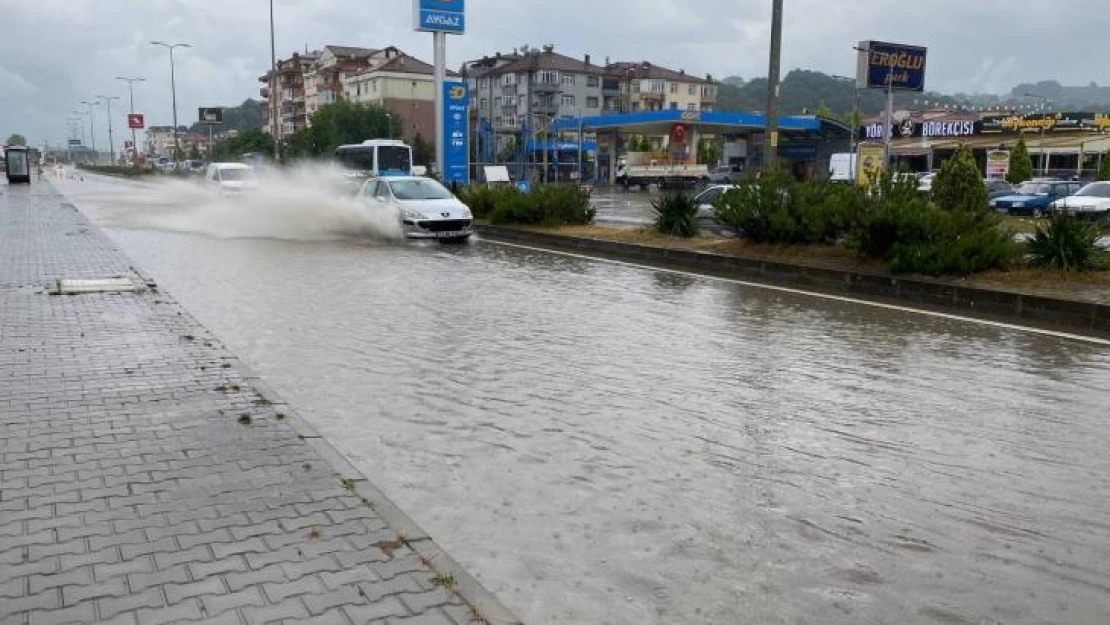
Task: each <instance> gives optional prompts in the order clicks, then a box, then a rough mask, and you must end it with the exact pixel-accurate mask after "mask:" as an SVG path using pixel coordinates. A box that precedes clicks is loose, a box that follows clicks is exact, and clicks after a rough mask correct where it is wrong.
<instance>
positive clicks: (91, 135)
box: [81, 100, 100, 165]
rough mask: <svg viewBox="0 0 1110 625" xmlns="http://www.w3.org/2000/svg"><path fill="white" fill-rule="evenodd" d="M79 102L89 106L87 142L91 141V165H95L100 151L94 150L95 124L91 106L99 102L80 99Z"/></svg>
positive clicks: (97, 104)
mask: <svg viewBox="0 0 1110 625" xmlns="http://www.w3.org/2000/svg"><path fill="white" fill-rule="evenodd" d="M81 104H84V105H85V106H87V107H89V142H90V143H92V145H91V146H90V147H92V151H93V165H95V164H96V162H97V161H98V160H100V152H98V151H97V150H96V126H95V125H94V124H93V107H94V106H100V102H97V101H96V100H93V101H92V102H90V101H88V100H81Z"/></svg>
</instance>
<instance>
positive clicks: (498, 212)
mask: <svg viewBox="0 0 1110 625" xmlns="http://www.w3.org/2000/svg"><path fill="white" fill-rule="evenodd" d="M471 210H472V211H473V208H471ZM594 214H595V211H594V209H593V207H592V206H590V195H589V194H588V193H586V192H585V191H582V190H581V189H579V188H578V187H575V186H566V185H541V186H538V187H535V188H534V189H532V191H531V192H529V193H519V192H517V193H512V194H509V193H506V194H504V195H503V196H500V197H497V198H496V199H495V204H494V208H493V210H492V211H491V212H490V214H489V219H490V222H491V223H494V224H521V225H535V226H547V227H556V226H562V225H580V224H588V223H592V222H593V220H594Z"/></svg>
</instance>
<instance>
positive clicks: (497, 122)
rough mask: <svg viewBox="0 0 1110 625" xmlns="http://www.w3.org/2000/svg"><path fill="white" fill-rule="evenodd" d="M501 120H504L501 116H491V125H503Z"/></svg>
mask: <svg viewBox="0 0 1110 625" xmlns="http://www.w3.org/2000/svg"><path fill="white" fill-rule="evenodd" d="M503 121H505V120H504V119H503V118H501V117H494V118H493V125H494V126H504V124H502V123H501V122H503Z"/></svg>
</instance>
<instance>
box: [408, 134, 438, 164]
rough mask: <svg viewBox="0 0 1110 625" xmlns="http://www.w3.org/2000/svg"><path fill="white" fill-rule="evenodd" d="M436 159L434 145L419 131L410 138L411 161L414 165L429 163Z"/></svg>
mask: <svg viewBox="0 0 1110 625" xmlns="http://www.w3.org/2000/svg"><path fill="white" fill-rule="evenodd" d="M435 160H436V150H435V146H434V145H432V144H431V142H429V141H428V140H427V139H425V138H424V135H422V134H420V133H419V132H418V133H416V136H415V137H413V138H412V162H413V164H414V165H425V166H427V165H431V164H432V162H433V161H435Z"/></svg>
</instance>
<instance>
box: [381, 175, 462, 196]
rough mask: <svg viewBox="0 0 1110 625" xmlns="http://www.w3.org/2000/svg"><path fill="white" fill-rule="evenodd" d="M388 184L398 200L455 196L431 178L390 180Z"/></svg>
mask: <svg viewBox="0 0 1110 625" xmlns="http://www.w3.org/2000/svg"><path fill="white" fill-rule="evenodd" d="M389 186H390V188H391V189H393V195H395V196H396V197H397V199H398V200H449V199H451V198H453V197H455V196H453V195H451V192H450V191H448V190H447V189H446V188H445V187H444V186H443V185H441V184H439V183H438V182H436V181H435V180H432V179H431V178H412V179H407V180H391V181H389Z"/></svg>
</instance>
